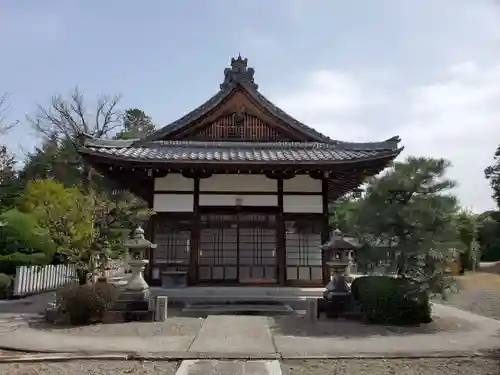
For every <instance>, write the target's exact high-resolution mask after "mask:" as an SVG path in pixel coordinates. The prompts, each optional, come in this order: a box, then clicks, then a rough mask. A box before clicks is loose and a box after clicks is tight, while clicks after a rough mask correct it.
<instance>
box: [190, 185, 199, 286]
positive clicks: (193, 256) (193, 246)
mask: <svg viewBox="0 0 500 375" xmlns="http://www.w3.org/2000/svg"><path fill="white" fill-rule="evenodd" d="M200 230H201V228H200V179H199V178H198V177H195V178H194V189H193V227H192V228H191V238H190V246H189V277H188V279H189V280H188V281H189V285H196V284H197V283H198V258H199V254H200Z"/></svg>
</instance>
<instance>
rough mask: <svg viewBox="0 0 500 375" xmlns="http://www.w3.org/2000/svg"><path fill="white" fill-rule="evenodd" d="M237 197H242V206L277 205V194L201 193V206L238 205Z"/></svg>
mask: <svg viewBox="0 0 500 375" xmlns="http://www.w3.org/2000/svg"><path fill="white" fill-rule="evenodd" d="M236 199H241V206H277V205H278V196H277V195H243V194H242V195H238V194H200V206H236Z"/></svg>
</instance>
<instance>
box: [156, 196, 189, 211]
mask: <svg viewBox="0 0 500 375" xmlns="http://www.w3.org/2000/svg"><path fill="white" fill-rule="evenodd" d="M153 210H154V211H156V212H193V194H155V195H154V199H153Z"/></svg>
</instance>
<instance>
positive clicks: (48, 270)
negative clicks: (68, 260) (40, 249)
mask: <svg viewBox="0 0 500 375" xmlns="http://www.w3.org/2000/svg"><path fill="white" fill-rule="evenodd" d="M75 281H77V279H76V268H75V266H74V265H65V264H59V265H57V266H54V265H48V266H20V267H17V268H16V276H15V278H14V288H13V289H14V290H13V295H14V296H17V297H22V296H25V295H28V294H33V293H40V292H45V291H49V290H52V289H56V288H58V287H60V286H63V285H66V284H70V283H72V282H75Z"/></svg>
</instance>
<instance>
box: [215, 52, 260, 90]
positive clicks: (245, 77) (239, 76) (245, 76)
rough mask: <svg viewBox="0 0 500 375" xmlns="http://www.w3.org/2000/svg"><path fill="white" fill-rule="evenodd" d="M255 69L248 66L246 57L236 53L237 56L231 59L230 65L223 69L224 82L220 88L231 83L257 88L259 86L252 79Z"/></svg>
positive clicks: (224, 87)
mask: <svg viewBox="0 0 500 375" xmlns="http://www.w3.org/2000/svg"><path fill="white" fill-rule="evenodd" d="M254 75H255V70H254V69H253V68H249V67H248V59H246V58H245V59H244V58H242V57H241V55H240V54H238V57H237V58H234V57H233V58H232V59H231V67H230V68H226V69H224V82H222V83H221V85H220V88H221V90H224V89H226V88H228V87H229V86H230V85H231V84H233V83H240V84H242V83H244V84H246V85H248V86H250V87H252V88H253V89H255V90H257V89H258V88H259V86H258V85H257V84H256V83H255V81H254Z"/></svg>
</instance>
